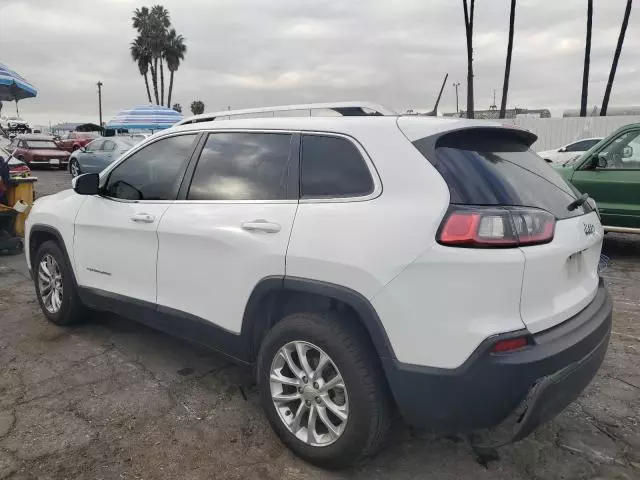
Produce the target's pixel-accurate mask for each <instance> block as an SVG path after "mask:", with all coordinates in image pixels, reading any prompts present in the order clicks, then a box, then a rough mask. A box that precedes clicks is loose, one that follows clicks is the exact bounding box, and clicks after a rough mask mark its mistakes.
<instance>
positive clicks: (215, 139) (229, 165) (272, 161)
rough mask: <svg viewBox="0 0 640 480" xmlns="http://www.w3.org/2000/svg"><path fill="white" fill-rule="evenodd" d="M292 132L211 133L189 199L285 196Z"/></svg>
mask: <svg viewBox="0 0 640 480" xmlns="http://www.w3.org/2000/svg"><path fill="white" fill-rule="evenodd" d="M290 146H291V135H290V134H282V133H240V132H238V133H211V134H209V138H208V139H207V142H206V143H205V145H204V148H203V149H202V153H201V154H200V159H199V160H198V165H197V166H196V169H195V172H194V174H193V180H192V181H191V187H190V188H189V194H188V195H187V199H189V200H278V199H284V198H286V193H287V191H286V186H287V185H286V183H287V172H288V169H287V166H288V162H289V150H290Z"/></svg>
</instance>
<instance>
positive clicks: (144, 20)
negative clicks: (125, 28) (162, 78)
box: [131, 7, 159, 104]
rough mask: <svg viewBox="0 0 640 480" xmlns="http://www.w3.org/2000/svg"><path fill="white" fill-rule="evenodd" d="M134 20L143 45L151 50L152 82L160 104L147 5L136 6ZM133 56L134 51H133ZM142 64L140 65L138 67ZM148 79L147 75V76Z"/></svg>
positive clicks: (150, 20)
mask: <svg viewBox="0 0 640 480" xmlns="http://www.w3.org/2000/svg"><path fill="white" fill-rule="evenodd" d="M131 21H132V22H133V28H135V29H136V30H137V31H138V33H139V35H138V38H140V43H141V45H144V49H145V50H146V51H148V52H149V54H150V55H151V58H149V69H150V70H151V83H152V84H153V93H154V96H155V99H156V104H159V98H158V69H157V66H158V65H157V62H156V63H155V66H154V63H153V62H152V61H151V60H152V59H153V50H152V45H151V31H152V28H153V26H152V18H151V14H150V12H149V9H148V8H147V7H142V8H136V9H135V11H134V12H133V17H131ZM132 56H133V53H132ZM139 67H140V65H138V68H139ZM145 80H146V77H145Z"/></svg>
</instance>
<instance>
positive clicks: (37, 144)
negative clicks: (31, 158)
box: [24, 140, 58, 150]
mask: <svg viewBox="0 0 640 480" xmlns="http://www.w3.org/2000/svg"><path fill="white" fill-rule="evenodd" d="M24 143H26V144H27V148H52V149H54V150H57V149H58V146H57V145H56V144H55V143H54V142H53V140H25V142H24Z"/></svg>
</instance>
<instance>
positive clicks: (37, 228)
mask: <svg viewBox="0 0 640 480" xmlns="http://www.w3.org/2000/svg"><path fill="white" fill-rule="evenodd" d="M35 233H47V234H49V235H52V236H53V237H54V238H55V239H56V241H57V242H58V245H59V246H60V250H62V254H63V255H64V257H65V260H66V262H67V265H69V269H70V270H71V279H72V281H73V285H74V286H75V287H77V286H78V283H77V282H76V274H75V271H74V269H73V263H72V262H71V257H69V252H68V251H67V246H66V245H65V243H64V239H63V238H62V234H61V233H60V232H59V231H58V230H57V229H56V228H53V227H50V226H49V225H41V224H35V225H32V226H31V229H30V230H29V243H27V245H25V247H26V248H27V249H28V251H29V261H30V266H29V273H31V272H33V257H34V255H35V254H36V253H37V252H36V250H35V249H33V248H31V243H32V242H31V240H32V238H33V235H34V234H35Z"/></svg>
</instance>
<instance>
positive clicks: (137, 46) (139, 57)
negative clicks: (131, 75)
mask: <svg viewBox="0 0 640 480" xmlns="http://www.w3.org/2000/svg"><path fill="white" fill-rule="evenodd" d="M131 58H132V59H133V61H134V62H136V63H137V64H138V70H139V71H140V75H142V76H143V77H144V85H145V87H147V98H148V99H149V103H151V90H149V78H148V76H147V74H148V73H149V64H150V63H151V52H150V51H149V48H148V46H147V45H146V43H145V42H144V40H143V39H142V37H141V36H139V35H138V36H137V37H136V39H135V40H134V41H133V42H131Z"/></svg>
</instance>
